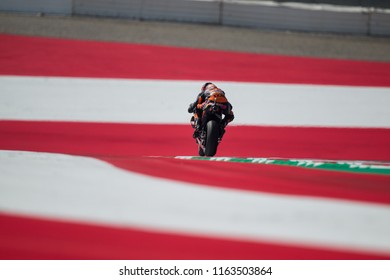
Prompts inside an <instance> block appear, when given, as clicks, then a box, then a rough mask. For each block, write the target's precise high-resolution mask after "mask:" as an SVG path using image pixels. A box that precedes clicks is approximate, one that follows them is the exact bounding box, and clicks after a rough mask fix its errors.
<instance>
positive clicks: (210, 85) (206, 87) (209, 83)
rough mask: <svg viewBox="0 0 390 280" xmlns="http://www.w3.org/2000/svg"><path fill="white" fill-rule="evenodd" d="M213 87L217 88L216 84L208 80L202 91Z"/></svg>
mask: <svg viewBox="0 0 390 280" xmlns="http://www.w3.org/2000/svg"><path fill="white" fill-rule="evenodd" d="M212 88H216V85H214V84H213V83H211V82H207V83H205V84H204V85H203V86H202V88H201V91H202V92H204V91H206V90H210V89H212Z"/></svg>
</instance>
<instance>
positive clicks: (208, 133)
mask: <svg viewBox="0 0 390 280" xmlns="http://www.w3.org/2000/svg"><path fill="white" fill-rule="evenodd" d="M225 109H226V105H225V104H222V103H217V102H215V101H214V102H212V101H206V102H204V103H203V106H202V115H201V116H199V117H198V118H195V117H194V116H192V118H191V126H192V127H193V128H194V129H196V127H197V125H198V122H199V120H200V123H201V125H200V128H199V131H198V135H197V136H196V137H195V140H196V143H197V144H198V153H199V155H200V156H208V157H212V156H214V155H215V154H216V153H217V148H218V145H219V143H220V142H221V141H222V136H223V135H224V134H225V126H224V125H223V121H222V119H223V118H222V114H223V111H224V110H225Z"/></svg>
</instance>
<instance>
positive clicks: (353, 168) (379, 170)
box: [175, 156, 390, 175]
mask: <svg viewBox="0 0 390 280" xmlns="http://www.w3.org/2000/svg"><path fill="white" fill-rule="evenodd" d="M175 158H176V159H185V160H204V161H224V162H239V163H252V164H274V165H287V166H297V167H304V168H316V169H324V170H333V171H344V172H358V173H372V174H383V175H390V162H375V161H347V160H344V161H341V160H340V161H334V160H320V159H283V158H236V157H198V156H177V157H175Z"/></svg>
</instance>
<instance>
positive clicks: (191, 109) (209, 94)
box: [188, 82, 234, 139]
mask: <svg viewBox="0 0 390 280" xmlns="http://www.w3.org/2000/svg"><path fill="white" fill-rule="evenodd" d="M208 100H211V101H215V102H217V103H222V105H223V107H222V108H223V111H222V113H223V114H224V115H225V117H224V118H223V120H222V122H221V126H222V132H221V137H220V139H222V136H223V134H224V133H225V127H226V126H227V124H228V123H229V122H231V121H233V119H234V114H233V111H232V109H233V106H232V104H230V102H229V101H228V100H227V98H226V96H225V92H224V91H223V90H222V89H220V88H218V87H217V86H216V85H215V84H214V83H211V82H207V83H205V84H204V85H203V86H202V88H201V92H200V93H199V94H198V96H197V98H196V100H195V102H193V103H191V104H190V105H189V106H188V113H193V114H194V116H193V117H192V118H191V121H194V126H195V131H194V134H193V137H194V138H196V137H198V135H199V132H200V130H201V127H202V111H203V105H204V102H206V101H208Z"/></svg>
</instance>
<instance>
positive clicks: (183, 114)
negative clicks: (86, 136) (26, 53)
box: [0, 76, 390, 128]
mask: <svg viewBox="0 0 390 280" xmlns="http://www.w3.org/2000/svg"><path fill="white" fill-rule="evenodd" d="M217 85H218V86H220V87H221V88H223V89H224V90H225V91H226V93H227V96H228V98H229V100H230V101H231V103H232V104H233V106H234V112H235V115H236V119H235V121H234V124H248V125H286V126H332V127H384V128H390V110H388V108H389V106H390V89H389V88H380V87H350V86H319V85H287V84H262V83H238V82H217ZM200 86H201V83H200V82H194V81H163V80H124V79H122V80H120V79H82V78H42V77H7V76H2V77H0V100H1V102H0V119H8V120H64V121H97V122H129V123H162V124H167V123H178V124H188V123H189V118H190V115H189V114H188V113H187V107H188V104H189V103H190V102H193V101H194V100H195V97H196V95H197V93H198V91H199V88H200Z"/></svg>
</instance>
